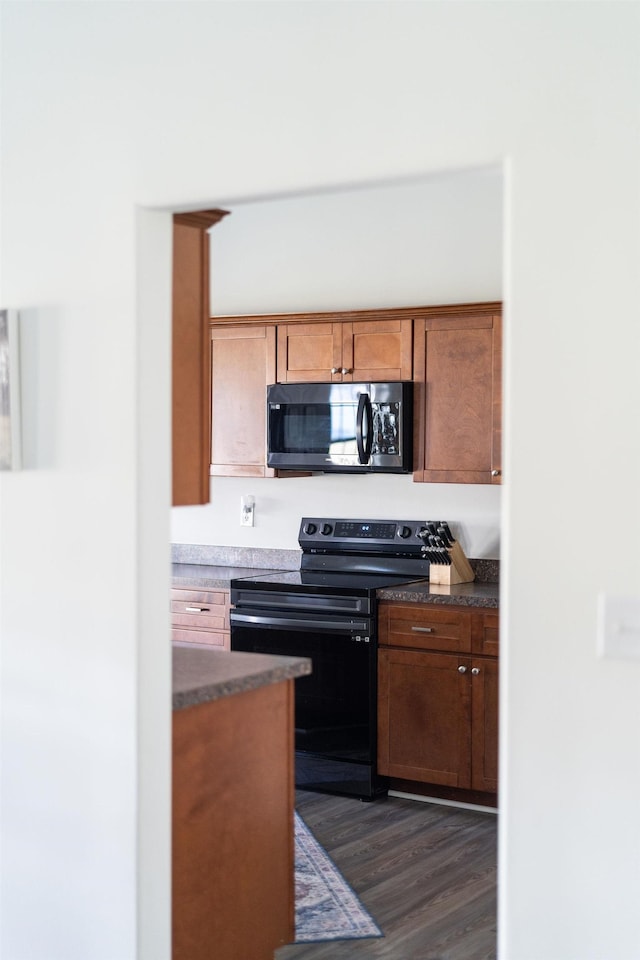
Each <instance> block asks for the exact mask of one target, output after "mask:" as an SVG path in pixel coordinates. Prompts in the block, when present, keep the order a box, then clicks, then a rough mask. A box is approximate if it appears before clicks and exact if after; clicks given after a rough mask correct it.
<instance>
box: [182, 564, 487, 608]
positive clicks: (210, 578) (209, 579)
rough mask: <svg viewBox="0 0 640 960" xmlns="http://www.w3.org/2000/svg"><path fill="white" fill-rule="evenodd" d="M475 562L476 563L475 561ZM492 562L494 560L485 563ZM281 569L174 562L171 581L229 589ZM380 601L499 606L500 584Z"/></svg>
mask: <svg viewBox="0 0 640 960" xmlns="http://www.w3.org/2000/svg"><path fill="white" fill-rule="evenodd" d="M474 562H478V561H474ZM486 563H495V561H486ZM282 572H283V571H282V570H268V569H266V568H265V567H240V566H225V565H223V564H204V563H202V564H200V563H173V564H172V565H171V582H172V585H173V586H174V587H185V588H193V589H198V588H201V589H205V590H206V589H209V590H228V589H229V586H230V583H231V580H233V579H235V578H237V577H256V576H258V577H264V576H268V575H269V574H271V573H282ZM377 597H378V599H379V600H399V601H402V602H406V603H435V604H457V605H458V606H463V607H498V605H499V599H500V585H499V583H497V582H487V581H484V580H474V581H473V582H472V583H458V584H453V585H452V586H446V585H444V584H437V583H430V582H429V581H428V580H418V581H415V582H414V583H407V584H404V585H402V584H401V585H399V586H397V587H385V588H383V589H380V590H378V591H377Z"/></svg>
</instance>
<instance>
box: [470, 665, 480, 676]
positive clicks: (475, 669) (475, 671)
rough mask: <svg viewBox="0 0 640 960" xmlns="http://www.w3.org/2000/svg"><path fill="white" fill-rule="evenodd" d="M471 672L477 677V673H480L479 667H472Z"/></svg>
mask: <svg viewBox="0 0 640 960" xmlns="http://www.w3.org/2000/svg"><path fill="white" fill-rule="evenodd" d="M471 673H472V674H473V675H474V677H477V676H478V674H479V673H480V667H472V668H471Z"/></svg>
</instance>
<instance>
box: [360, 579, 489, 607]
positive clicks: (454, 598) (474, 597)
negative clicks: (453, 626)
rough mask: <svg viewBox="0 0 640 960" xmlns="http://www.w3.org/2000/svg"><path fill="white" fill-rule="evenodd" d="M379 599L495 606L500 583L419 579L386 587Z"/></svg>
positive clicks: (379, 594) (381, 591)
mask: <svg viewBox="0 0 640 960" xmlns="http://www.w3.org/2000/svg"><path fill="white" fill-rule="evenodd" d="M377 597H378V600H398V601H401V602H403V603H430V604H443V605H444V604H455V605H456V606H459V607H494V608H497V607H498V606H499V603H500V584H498V583H483V582H482V581H480V582H479V581H478V580H474V581H473V582H472V583H456V584H452V585H451V586H447V585H445V584H440V583H429V581H428V580H417V581H416V582H415V583H406V584H404V585H402V584H401V585H400V586H397V587H385V588H384V589H382V590H378V592H377Z"/></svg>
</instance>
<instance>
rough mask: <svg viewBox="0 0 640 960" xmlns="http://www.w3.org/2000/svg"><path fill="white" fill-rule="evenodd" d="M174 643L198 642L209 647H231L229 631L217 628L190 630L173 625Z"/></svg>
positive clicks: (172, 635)
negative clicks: (216, 629)
mask: <svg viewBox="0 0 640 960" xmlns="http://www.w3.org/2000/svg"><path fill="white" fill-rule="evenodd" d="M171 640H172V642H173V643H196V644H198V645H201V644H204V645H205V646H208V647H220V648H221V649H222V648H224V649H225V650H227V649H228V648H229V633H228V632H226V633H225V632H224V631H215V630H190V629H186V630H185V629H182V628H180V627H173V628H172V630H171Z"/></svg>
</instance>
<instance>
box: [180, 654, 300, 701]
mask: <svg viewBox="0 0 640 960" xmlns="http://www.w3.org/2000/svg"><path fill="white" fill-rule="evenodd" d="M308 673H311V660H309V659H307V658H306V657H281V656H271V655H269V654H263V653H240V652H237V651H235V652H234V651H224V650H212V649H209V648H204V649H202V650H195V649H194V648H193V647H191V646H189V647H186V646H180V644H176V643H174V644H173V709H174V710H182V709H184V708H185V707H190V706H194V705H195V704H199V703H209V702H210V701H212V700H219V699H220V698H221V697H228V696H231V695H232V694H235V693H244V692H245V691H247V690H256V689H258V688H259V687H264V686H268V685H269V684H273V683H280V682H281V681H283V680H292V679H295V677H303V676H305V675H306V674H308Z"/></svg>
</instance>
